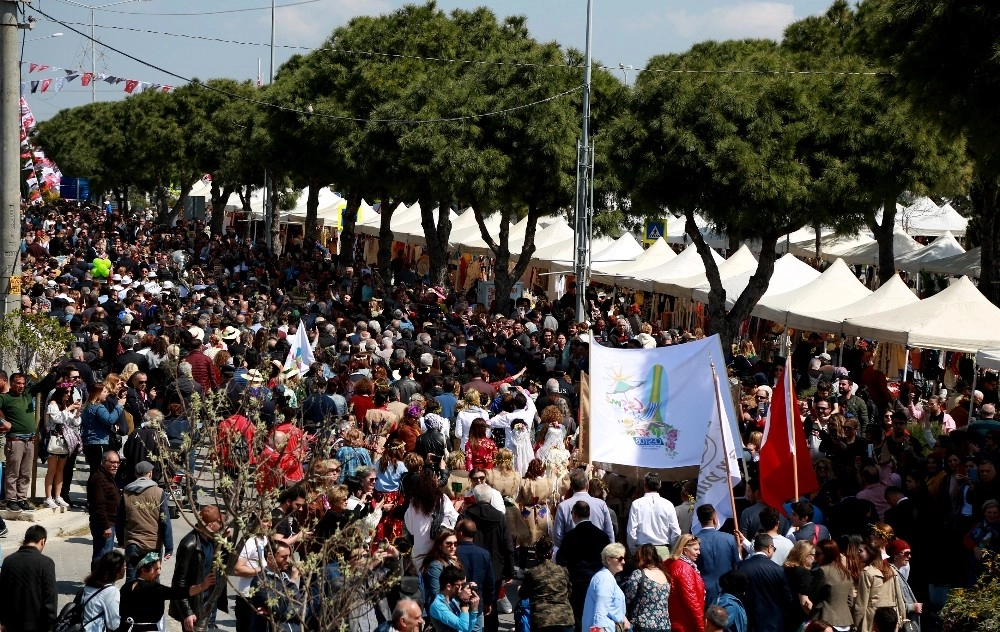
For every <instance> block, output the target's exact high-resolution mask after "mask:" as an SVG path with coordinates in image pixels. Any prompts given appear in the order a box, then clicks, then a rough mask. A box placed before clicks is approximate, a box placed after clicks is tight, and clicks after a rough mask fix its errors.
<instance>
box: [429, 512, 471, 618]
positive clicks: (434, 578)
mask: <svg viewBox="0 0 1000 632" xmlns="http://www.w3.org/2000/svg"><path fill="white" fill-rule="evenodd" d="M447 566H457V567H458V568H462V561H461V560H459V559H458V534H456V533H455V532H454V531H452V530H451V529H441V533H439V534H438V536H437V537H436V538H434V544H433V545H432V546H431V550H430V551H429V552H428V553H427V556H426V557H424V563H423V564H421V565H420V576H421V578H422V579H423V581H424V607H425V608H427V610H430V608H431V602H432V601H434V598H435V597H437V595H438V593H439V592H441V582H440V581H439V580H440V578H441V571H443V570H444V569H445V567H447Z"/></svg>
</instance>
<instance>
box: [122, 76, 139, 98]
mask: <svg viewBox="0 0 1000 632" xmlns="http://www.w3.org/2000/svg"><path fill="white" fill-rule="evenodd" d="M138 87H139V82H138V81H136V80H135V79H126V80H125V92H128V93H129V94H132V92H133V91H134V90H135V89H136V88H138Z"/></svg>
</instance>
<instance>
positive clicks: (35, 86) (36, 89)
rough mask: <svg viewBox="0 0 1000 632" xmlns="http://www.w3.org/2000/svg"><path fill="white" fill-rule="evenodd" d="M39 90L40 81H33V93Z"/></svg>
mask: <svg viewBox="0 0 1000 632" xmlns="http://www.w3.org/2000/svg"><path fill="white" fill-rule="evenodd" d="M36 92H38V81H32V82H31V94H35V93H36Z"/></svg>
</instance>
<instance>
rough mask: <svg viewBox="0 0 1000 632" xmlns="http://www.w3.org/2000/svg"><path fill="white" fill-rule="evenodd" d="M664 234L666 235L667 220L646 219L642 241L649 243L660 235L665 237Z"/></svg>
mask: <svg viewBox="0 0 1000 632" xmlns="http://www.w3.org/2000/svg"><path fill="white" fill-rule="evenodd" d="M666 235H667V220H665V219H647V220H646V227H645V229H644V230H643V231H642V241H643V243H647V244H651V243H653V242H654V241H656V240H657V239H659V238H661V237H666Z"/></svg>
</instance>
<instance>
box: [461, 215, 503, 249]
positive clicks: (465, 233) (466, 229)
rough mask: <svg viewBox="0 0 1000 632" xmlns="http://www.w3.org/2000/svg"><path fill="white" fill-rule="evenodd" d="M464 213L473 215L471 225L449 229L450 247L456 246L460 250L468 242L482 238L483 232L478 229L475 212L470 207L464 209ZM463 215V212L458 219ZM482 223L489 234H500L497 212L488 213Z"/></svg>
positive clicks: (464, 247)
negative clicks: (466, 209)
mask: <svg viewBox="0 0 1000 632" xmlns="http://www.w3.org/2000/svg"><path fill="white" fill-rule="evenodd" d="M466 213H471V214H472V216H473V217H472V225H471V226H463V227H461V228H456V227H454V226H453V227H452V229H451V238H450V240H449V243H450V244H451V247H452V248H458V249H460V250H466V246H467V245H468V244H471V243H473V242H476V241H482V239H483V233H482V231H480V230H479V223H478V222H476V218H475V213H473V212H472V210H471V209H470V210H468V211H466ZM464 217H465V213H463V214H462V215H461V216H460V217H459V220H458V221H462V218H464ZM483 223H485V224H486V231H487V232H488V233H489V234H490V235H499V234H500V214H499V213H494V214H493V215H490V216H489V217H487V218H485V219H484V222H483Z"/></svg>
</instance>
